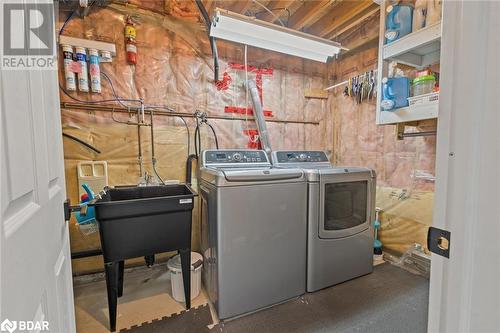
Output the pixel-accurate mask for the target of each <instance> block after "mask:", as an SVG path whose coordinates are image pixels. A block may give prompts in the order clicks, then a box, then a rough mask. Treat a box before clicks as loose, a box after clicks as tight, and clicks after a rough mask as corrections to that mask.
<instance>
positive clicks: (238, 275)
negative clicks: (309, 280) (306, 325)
mask: <svg viewBox="0 0 500 333" xmlns="http://www.w3.org/2000/svg"><path fill="white" fill-rule="evenodd" d="M201 165H202V166H201V168H200V177H199V178H200V182H199V189H200V191H199V194H200V198H201V245H202V252H203V256H204V265H203V282H204V286H205V289H206V290H207V292H208V296H209V298H210V300H211V301H212V303H213V304H214V305H215V309H216V310H217V314H218V316H219V318H220V319H225V318H231V317H235V316H239V315H242V314H245V313H248V312H253V311H255V310H258V309H261V308H264V307H268V306H270V305H273V304H275V303H279V302H282V301H285V300H287V299H290V298H293V297H296V296H299V295H302V294H304V293H305V285H306V251H307V250H306V237H305V235H306V234H307V225H306V224H307V222H306V218H307V216H306V211H307V186H306V183H305V178H304V174H303V171H302V170H301V169H294V168H291V169H275V168H272V167H271V163H270V161H269V158H268V156H267V154H266V153H265V152H264V151H262V150H207V151H204V152H203V153H202V160H201Z"/></svg>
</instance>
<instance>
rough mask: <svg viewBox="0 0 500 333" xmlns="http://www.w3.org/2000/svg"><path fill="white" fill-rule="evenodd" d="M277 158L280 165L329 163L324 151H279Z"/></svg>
mask: <svg viewBox="0 0 500 333" xmlns="http://www.w3.org/2000/svg"><path fill="white" fill-rule="evenodd" d="M275 157H276V159H277V162H278V163H302V162H310V163H311V162H312V163H317V162H329V161H328V157H327V156H326V154H325V152H324V151H307V150H305V151H278V152H276V153H275Z"/></svg>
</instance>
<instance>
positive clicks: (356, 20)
mask: <svg viewBox="0 0 500 333" xmlns="http://www.w3.org/2000/svg"><path fill="white" fill-rule="evenodd" d="M378 12H380V6H379V5H377V4H376V3H373V4H372V5H371V6H370V7H368V8H367V9H366V10H364V11H362V12H361V13H359V14H358V15H356V16H355V17H353V19H352V20H351V21H350V22H349V23H347V24H344V25H343V26H342V27H339V28H338V29H336V30H334V31H333V32H332V33H331V34H329V35H328V36H327V37H326V38H327V39H334V38H335V37H337V36H339V35H341V34H343V33H344V32H346V31H348V30H350V29H352V28H354V27H355V26H357V25H358V24H360V23H361V22H363V21H364V20H366V19H368V18H370V17H371V16H373V15H375V14H377V13H378Z"/></svg>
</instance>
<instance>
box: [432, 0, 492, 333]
mask: <svg viewBox="0 0 500 333" xmlns="http://www.w3.org/2000/svg"><path fill="white" fill-rule="evenodd" d="M499 14H500V2H498V1H444V7H443V35H442V53H441V59H442V62H441V78H442V81H441V94H440V105H439V107H440V109H439V125H438V126H439V127H438V149H437V175H436V176H437V177H436V179H437V183H436V203H435V213H434V223H433V225H434V226H435V227H438V228H440V229H445V230H448V231H450V232H451V242H450V258H449V259H446V258H443V257H441V256H438V255H434V254H433V255H432V266H431V281H430V304H429V326H428V329H429V332H499V331H500V282H499V276H500V240H499V237H500V192H499V189H500V176H499V174H500V35H499V33H500V20H499V19H498V15H499Z"/></svg>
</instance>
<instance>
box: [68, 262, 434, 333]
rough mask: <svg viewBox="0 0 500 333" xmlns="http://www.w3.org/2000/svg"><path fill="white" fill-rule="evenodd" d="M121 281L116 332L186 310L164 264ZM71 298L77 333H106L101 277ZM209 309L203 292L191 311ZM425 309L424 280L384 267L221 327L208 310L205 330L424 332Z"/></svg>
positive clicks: (79, 285)
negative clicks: (174, 295)
mask: <svg viewBox="0 0 500 333" xmlns="http://www.w3.org/2000/svg"><path fill="white" fill-rule="evenodd" d="M124 281H125V282H124V293H123V297H121V298H119V301H118V316H117V331H119V330H120V329H124V328H130V327H132V326H134V325H139V326H140V325H142V324H143V323H145V322H150V321H152V320H154V319H159V318H162V317H165V316H167V317H169V316H171V315H172V314H175V313H180V312H181V311H183V310H184V304H183V303H178V302H177V301H175V300H174V299H173V298H172V296H171V295H172V292H171V286H170V274H169V273H168V271H167V267H166V265H165V264H163V265H157V266H155V267H154V268H150V269H147V268H144V267H140V268H135V269H129V270H126V271H125V278H124ZM74 296H75V309H76V324H77V332H78V333H87V332H88V333H100V332H103V333H104V332H109V331H108V327H109V321H108V306H107V296H106V284H105V281H104V275H103V274H100V275H92V276H83V277H78V278H75V280H74ZM207 303H208V301H207V296H206V294H205V293H204V292H203V291H202V292H201V294H200V295H199V296H198V297H197V298H196V299H194V300H193V301H192V307H194V308H196V307H199V306H201V305H204V304H207ZM427 303H428V280H427V279H425V278H423V277H421V276H418V275H415V274H411V273H408V272H407V271H405V270H403V269H401V268H398V267H396V266H393V265H391V264H388V263H386V264H384V265H380V266H377V267H375V270H374V273H373V274H369V275H366V276H364V277H360V278H357V279H354V280H351V281H348V282H346V283H342V284H339V285H337V286H334V287H331V288H326V289H323V290H321V291H318V292H315V293H312V294H306V295H304V296H302V297H300V298H297V299H293V300H290V301H289V302H286V303H283V304H282V305H277V306H275V307H272V308H269V309H265V310H262V311H259V312H257V313H255V314H252V315H248V316H244V317H241V318H238V319H234V320H231V321H226V322H224V323H220V324H219V322H218V320H217V317H216V315H215V312H214V310H213V308H210V310H211V317H212V325H209V326H208V328H209V329H212V331H214V332H227V333H233V332H235V333H236V332H237V333H242V332H249V333H261V332H266V333H267V332H273V333H276V332H279V333H281V332H287V333H290V332H300V333H302V332H322V333H323V332H331V331H332V330H335V331H338V332H360V331H361V332H364V331H371V332H389V331H390V332H399V331H406V332H425V331H426V325H427ZM182 315H183V314H181V316H182ZM167 327H168V326H167Z"/></svg>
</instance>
